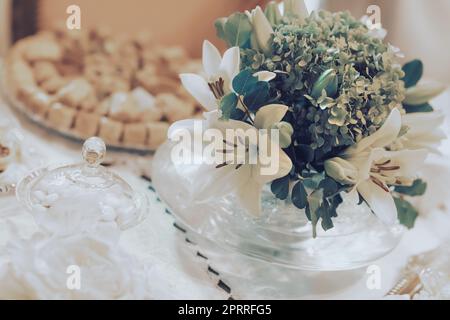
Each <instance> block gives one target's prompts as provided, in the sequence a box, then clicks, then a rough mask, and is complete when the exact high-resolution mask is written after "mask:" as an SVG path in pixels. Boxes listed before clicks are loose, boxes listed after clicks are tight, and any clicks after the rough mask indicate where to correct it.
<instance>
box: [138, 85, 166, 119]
mask: <svg viewBox="0 0 450 320" xmlns="http://www.w3.org/2000/svg"><path fill="white" fill-rule="evenodd" d="M131 97H132V98H133V100H134V103H135V105H136V106H137V108H138V110H139V118H140V120H141V121H142V122H150V121H152V122H153V121H159V120H161V118H162V116H163V112H162V110H160V109H158V108H157V107H156V99H155V97H154V96H152V95H151V94H150V93H149V92H148V91H147V90H145V89H144V88H141V87H138V88H136V89H134V90H133V91H132V92H131Z"/></svg>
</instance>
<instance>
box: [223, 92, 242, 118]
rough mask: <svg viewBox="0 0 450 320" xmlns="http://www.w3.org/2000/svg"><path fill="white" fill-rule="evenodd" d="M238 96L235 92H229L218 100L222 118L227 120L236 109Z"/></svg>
mask: <svg viewBox="0 0 450 320" xmlns="http://www.w3.org/2000/svg"><path fill="white" fill-rule="evenodd" d="M237 103H238V97H237V96H236V94H234V93H233V92H232V93H229V94H227V95H226V96H225V97H223V98H222V100H220V110H222V118H221V119H222V120H229V119H230V117H231V115H232V113H233V111H234V110H235V109H236V106H237Z"/></svg>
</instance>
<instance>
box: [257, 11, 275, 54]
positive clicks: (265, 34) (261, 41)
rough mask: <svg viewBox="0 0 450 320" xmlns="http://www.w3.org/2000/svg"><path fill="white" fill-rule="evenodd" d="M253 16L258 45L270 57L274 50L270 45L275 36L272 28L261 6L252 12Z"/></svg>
mask: <svg viewBox="0 0 450 320" xmlns="http://www.w3.org/2000/svg"><path fill="white" fill-rule="evenodd" d="M252 16H253V19H252V23H253V31H254V32H255V34H256V39H257V41H258V45H259V47H260V48H261V49H262V50H263V52H264V53H265V54H267V55H269V54H271V49H272V48H271V46H270V44H269V41H270V38H271V37H272V34H273V29H272V26H271V24H270V22H269V20H267V18H266V15H265V14H264V12H263V11H262V9H261V7H260V6H257V7H256V9H254V10H253V11H252Z"/></svg>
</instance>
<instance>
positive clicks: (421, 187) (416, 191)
mask: <svg viewBox="0 0 450 320" xmlns="http://www.w3.org/2000/svg"><path fill="white" fill-rule="evenodd" d="M426 190H427V183H426V182H425V181H423V180H421V179H417V180H415V181H414V183H413V185H412V186H410V187H404V186H398V187H395V191H396V192H398V193H401V194H405V195H408V196H411V197H417V196H422V195H424V193H425V191H426Z"/></svg>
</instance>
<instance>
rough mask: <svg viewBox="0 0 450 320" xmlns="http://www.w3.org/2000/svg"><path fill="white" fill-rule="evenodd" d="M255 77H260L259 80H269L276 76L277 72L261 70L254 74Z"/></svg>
mask: <svg viewBox="0 0 450 320" xmlns="http://www.w3.org/2000/svg"><path fill="white" fill-rule="evenodd" d="M254 76H255V77H257V78H258V80H259V81H266V82H269V81H271V80H273V79H275V78H276V76H277V74H276V73H274V72H270V71H259V72H256V73H255V74H254Z"/></svg>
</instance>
